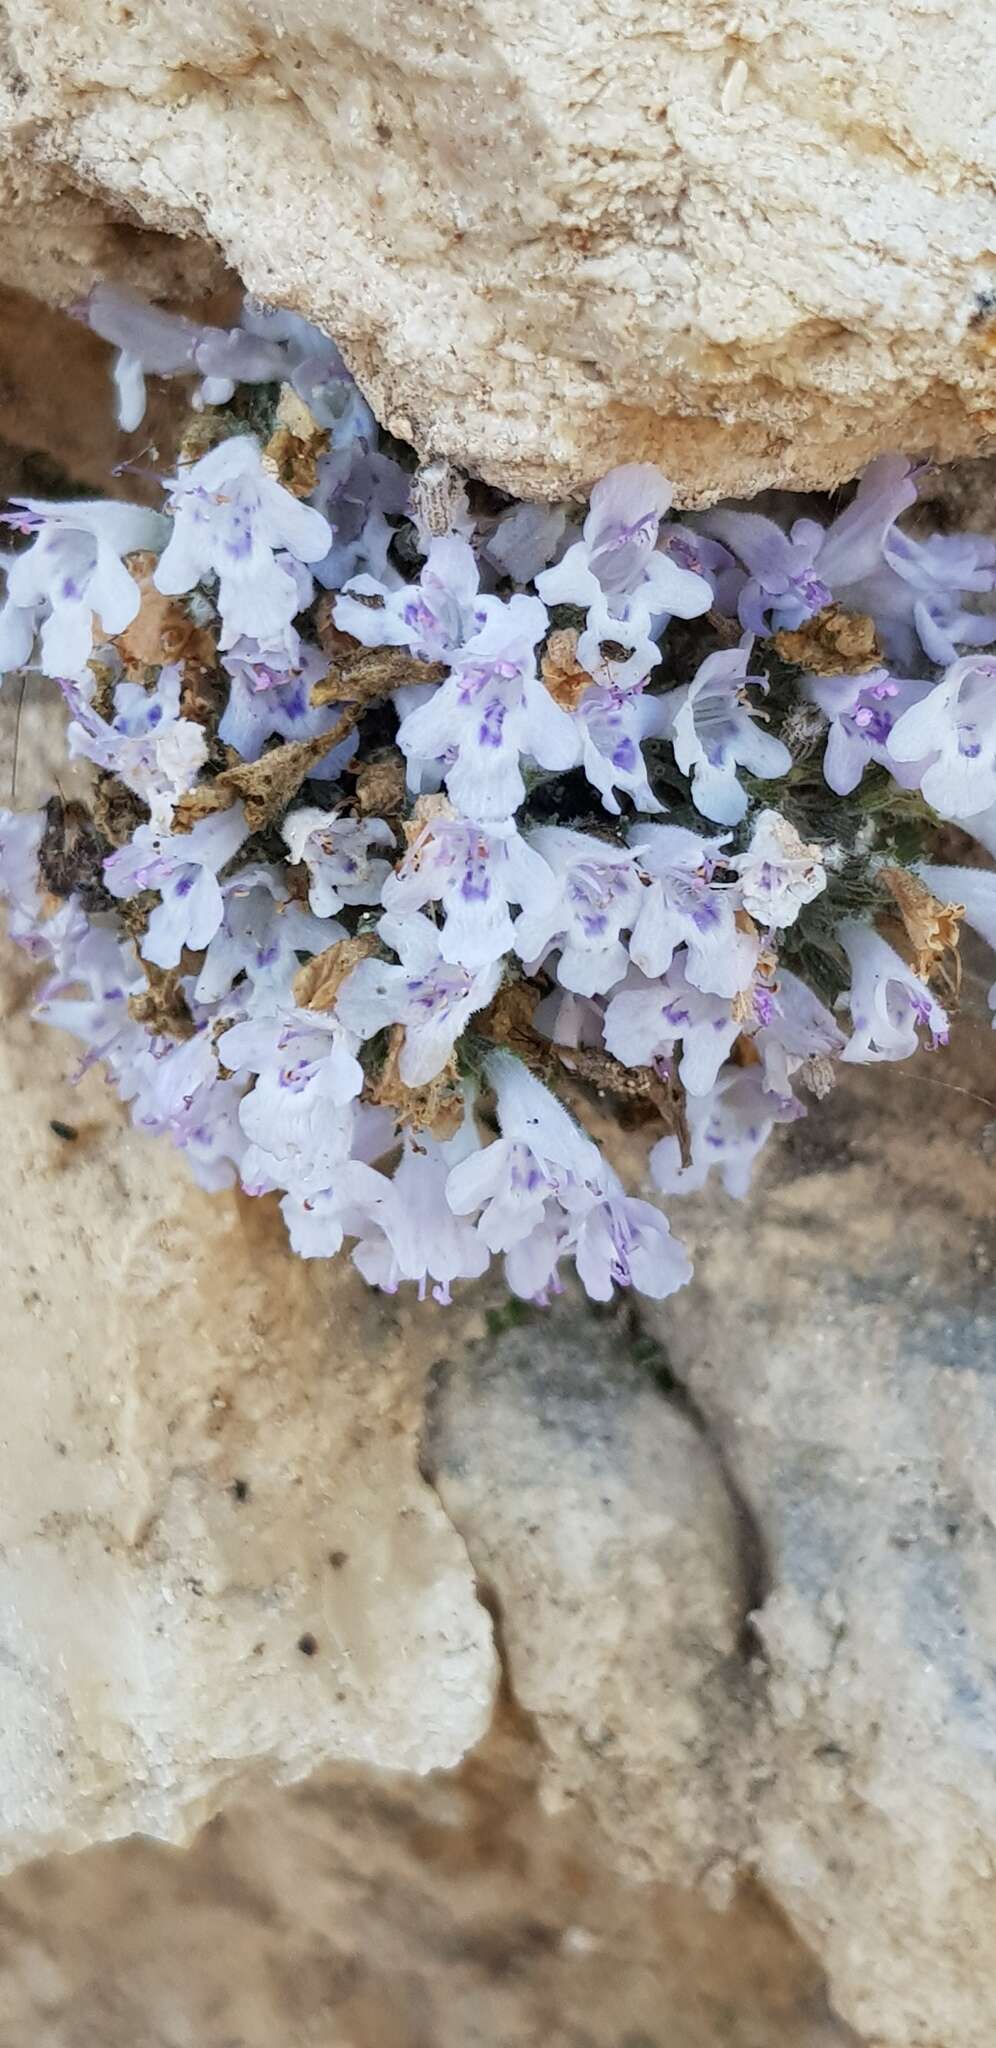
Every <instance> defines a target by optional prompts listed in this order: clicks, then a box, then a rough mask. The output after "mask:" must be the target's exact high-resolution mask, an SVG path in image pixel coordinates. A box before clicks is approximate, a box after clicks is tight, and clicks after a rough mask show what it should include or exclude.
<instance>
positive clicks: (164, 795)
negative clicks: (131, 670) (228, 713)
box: [62, 666, 207, 831]
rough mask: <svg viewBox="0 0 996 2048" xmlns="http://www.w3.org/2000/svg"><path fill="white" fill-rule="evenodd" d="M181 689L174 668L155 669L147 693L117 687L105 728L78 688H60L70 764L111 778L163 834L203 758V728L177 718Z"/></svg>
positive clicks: (126, 685) (128, 685) (130, 685)
mask: <svg viewBox="0 0 996 2048" xmlns="http://www.w3.org/2000/svg"><path fill="white" fill-rule="evenodd" d="M180 684H181V673H180V669H179V668H178V667H176V666H167V667H165V668H162V669H160V671H159V675H158V677H157V680H156V682H155V684H154V686H153V687H152V688H151V689H148V690H147V689H145V688H144V687H143V685H142V684H141V683H127V682H121V683H118V684H117V686H116V688H115V691H114V718H113V720H112V721H111V722H110V723H108V722H107V720H106V719H103V718H101V717H100V716H99V714H98V713H97V712H96V711H95V710H94V708H93V705H92V704H91V703H90V701H89V697H88V695H87V693H86V691H85V689H84V687H83V686H82V685H81V684H79V683H74V682H63V684H62V694H63V696H64V697H65V700H66V703H67V704H68V706H69V708H70V710H71V711H72V713H73V717H72V719H71V721H70V723H69V725H68V726H67V728H66V746H67V751H68V754H69V758H70V760H71V761H75V760H78V759H80V758H81V757H82V758H83V759H84V760H87V761H92V762H94V764H95V766H96V767H98V768H104V769H106V770H107V771H108V773H109V774H111V775H116V776H117V777H118V779H119V780H120V781H121V782H123V783H124V784H125V786H126V788H128V789H131V790H133V791H134V793H135V795H136V796H139V797H141V798H142V801H143V803H146V804H147V805H148V807H149V811H150V813H151V821H152V825H153V827H154V828H156V829H157V830H160V831H168V829H169V825H170V821H171V819H172V816H173V810H174V806H175V805H176V803H177V801H178V799H179V798H180V797H181V796H183V795H184V794H185V792H186V791H187V790H190V789H192V788H193V786H194V783H195V782H196V780H197V777H198V774H199V772H200V770H201V768H202V767H203V765H204V762H205V761H206V759H207V741H206V739H205V736H204V729H203V727H202V726H200V725H197V724H196V723H195V721H194V720H193V719H191V718H183V717H181V714H180Z"/></svg>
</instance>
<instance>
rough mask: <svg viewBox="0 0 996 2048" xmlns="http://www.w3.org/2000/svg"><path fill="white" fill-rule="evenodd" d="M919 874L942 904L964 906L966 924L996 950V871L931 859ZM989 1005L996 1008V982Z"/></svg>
mask: <svg viewBox="0 0 996 2048" xmlns="http://www.w3.org/2000/svg"><path fill="white" fill-rule="evenodd" d="M917 873H918V874H920V875H922V876H923V879H924V881H925V882H926V884H927V887H928V889H931V890H932V891H933V893H934V895H935V896H936V897H938V899H939V901H940V902H941V903H959V904H960V905H961V907H962V909H963V910H964V912H965V923H966V924H967V925H970V926H971V928H972V930H973V932H978V934H979V937H980V938H981V939H985V942H986V944H987V946H989V947H991V948H992V951H993V952H994V953H996V874H993V873H992V871H991V869H989V868H948V867H933V866H931V865H930V863H929V862H927V861H921V862H920V863H919V864H918V867H917ZM989 1007H990V1009H991V1010H993V1011H996V981H994V982H993V985H992V988H991V989H990V991H989ZM993 1029H994V1030H996V1015H994V1017H993Z"/></svg>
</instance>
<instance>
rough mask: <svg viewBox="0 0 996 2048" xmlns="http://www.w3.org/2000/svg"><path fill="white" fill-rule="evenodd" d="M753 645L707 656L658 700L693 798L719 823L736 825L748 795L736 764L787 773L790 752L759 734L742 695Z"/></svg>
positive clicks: (767, 775) (768, 774)
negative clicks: (686, 680)
mask: <svg viewBox="0 0 996 2048" xmlns="http://www.w3.org/2000/svg"><path fill="white" fill-rule="evenodd" d="M750 651H751V643H750V641H747V642H746V643H745V644H743V645H741V646H740V647H731V648H727V649H724V650H723V652H722V653H719V654H710V655H707V657H706V659H705V661H703V662H702V663H701V665H700V666H699V668H698V669H697V670H696V673H695V675H694V677H693V679H692V681H691V682H690V683H686V684H684V685H683V687H682V688H680V689H677V690H669V691H668V693H667V695H666V697H664V698H662V700H661V703H662V708H663V710H664V712H665V713H666V715H667V720H668V727H667V729H668V731H669V734H670V739H671V745H672V747H673V748H674V758H675V760H676V761H677V763H678V766H679V768H680V769H681V770H682V773H683V774H685V775H688V776H690V777H691V782H692V800H693V802H694V804H695V806H696V809H697V810H699V811H701V813H702V815H703V817H705V818H710V819H712V820H713V821H714V822H715V823H716V824H717V825H736V824H739V822H740V819H741V818H742V817H743V815H744V813H745V811H746V809H747V797H746V793H745V792H744V790H743V789H741V787H740V784H739V782H738V780H737V770H738V768H746V769H747V770H748V772H749V773H750V774H751V775H756V776H760V777H761V778H762V779H763V780H765V781H771V780H773V779H774V778H775V777H777V776H779V775H787V773H788V771H789V769H790V768H791V766H792V756H791V754H790V753H789V750H788V748H787V747H786V746H785V745H784V744H783V742H782V741H781V740H778V739H775V738H774V736H773V735H772V734H771V733H767V732H763V731H762V730H761V728H760V726H759V725H758V724H757V723H756V718H757V713H756V710H755V707H754V706H753V705H752V704H751V703H750V702H749V700H748V698H747V696H746V689H747V686H748V684H749V683H757V682H762V681H763V678H760V677H757V676H749V675H748V673H747V663H748V661H749V659H750Z"/></svg>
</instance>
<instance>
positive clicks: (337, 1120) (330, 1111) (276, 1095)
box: [218, 1009, 363, 1200]
mask: <svg viewBox="0 0 996 2048" xmlns="http://www.w3.org/2000/svg"><path fill="white" fill-rule="evenodd" d="M354 1044H355V1041H354V1040H353V1039H352V1038H351V1037H350V1035H349V1033H348V1032H347V1031H345V1030H344V1029H343V1026H342V1022H341V1020H340V1019H339V1018H338V1017H336V1016H334V1015H326V1014H324V1013H319V1012H317V1011H311V1010H296V1009H288V1010H283V1011H279V1012H277V1013H276V1014H275V1015H274V1016H272V1017H266V1018H262V1019H260V1018H256V1017H250V1018H247V1019H246V1020H245V1021H244V1022H243V1023H239V1024H233V1025H232V1026H231V1028H230V1029H229V1030H228V1031H225V1032H223V1033H222V1035H221V1037H220V1038H219V1040H218V1055H219V1058H220V1059H221V1060H222V1061H223V1062H224V1064H225V1066H226V1067H228V1068H229V1069H230V1070H231V1071H232V1072H233V1073H236V1074H255V1076H256V1081H255V1085H254V1086H253V1087H252V1089H251V1090H250V1091H249V1093H248V1094H247V1095H245V1096H244V1097H243V1100H242V1106H241V1109H240V1111H239V1120H240V1122H241V1125H242V1129H243V1131H244V1132H245V1135H246V1137H247V1138H248V1139H249V1148H248V1151H247V1152H246V1155H245V1159H244V1161H243V1166H242V1178H243V1184H244V1186H245V1187H246V1188H247V1189H248V1190H249V1192H250V1193H252V1192H262V1191H263V1190H266V1189H271V1188H282V1189H284V1190H285V1192H286V1193H288V1194H291V1195H294V1196H296V1197H297V1198H299V1199H302V1200H303V1199H304V1198H305V1197H307V1196H309V1195H315V1194H319V1193H320V1192H321V1191H322V1190H323V1189H325V1188H328V1187H329V1186H330V1185H332V1183H333V1182H334V1180H335V1177H336V1174H337V1172H338V1170H339V1169H340V1168H341V1167H342V1166H343V1165H344V1164H345V1162H346V1161H347V1160H348V1158H349V1156H350V1150H351V1145H352V1137H353V1119H354V1112H353V1103H354V1101H355V1099H356V1097H357V1096H358V1095H359V1093H360V1090H361V1088H362V1086H363V1069H362V1067H361V1066H360V1063H359V1061H358V1060H357V1058H356V1056H355V1051H354Z"/></svg>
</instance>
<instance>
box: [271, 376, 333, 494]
mask: <svg viewBox="0 0 996 2048" xmlns="http://www.w3.org/2000/svg"><path fill="white" fill-rule="evenodd" d="M328 445H329V436H328V433H327V432H326V430H325V428H324V427H320V426H319V425H318V422H317V420H316V419H315V417H314V415H313V413H311V412H310V411H309V409H308V407H307V406H306V405H305V402H304V399H303V398H299V397H298V394H297V392H296V391H295V390H294V387H293V385H291V384H282V385H281V386H280V396H279V399H278V400H277V423H276V427H275V429H274V431H273V433H272V434H271V435H270V439H269V440H268V442H267V444H266V447H265V448H264V450H263V462H264V465H265V466H266V468H267V469H268V470H269V472H270V475H271V476H275V477H276V479H277V482H278V483H280V484H283V487H284V489H285V491H290V492H291V494H292V496H293V497H295V498H310V496H311V493H312V491H314V490H315V489H316V488H317V485H318V464H319V461H320V459H321V457H322V456H323V455H324V454H325V452H326V450H327V448H328Z"/></svg>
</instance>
